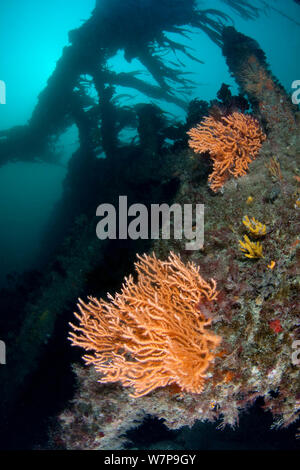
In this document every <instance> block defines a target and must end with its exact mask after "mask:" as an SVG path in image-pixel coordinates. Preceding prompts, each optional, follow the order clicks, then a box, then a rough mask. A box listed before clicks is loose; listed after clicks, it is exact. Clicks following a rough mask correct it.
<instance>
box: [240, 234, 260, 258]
mask: <svg viewBox="0 0 300 470" xmlns="http://www.w3.org/2000/svg"><path fill="white" fill-rule="evenodd" d="M244 240H245V241H244V242H242V240H239V243H240V245H241V246H240V250H241V251H242V252H243V253H244V254H245V256H246V257H247V258H263V257H264V256H263V254H262V248H263V247H262V244H261V243H259V242H252V241H251V240H250V239H249V237H247V235H244Z"/></svg>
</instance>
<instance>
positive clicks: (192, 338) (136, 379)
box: [69, 253, 221, 397]
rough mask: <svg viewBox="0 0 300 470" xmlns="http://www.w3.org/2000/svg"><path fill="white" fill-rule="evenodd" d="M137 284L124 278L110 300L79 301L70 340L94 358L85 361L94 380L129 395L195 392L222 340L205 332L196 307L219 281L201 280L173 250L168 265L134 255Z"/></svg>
mask: <svg viewBox="0 0 300 470" xmlns="http://www.w3.org/2000/svg"><path fill="white" fill-rule="evenodd" d="M138 258H139V261H138V262H137V263H135V267H136V271H137V275H138V278H137V281H136V282H135V281H134V279H133V277H132V276H129V277H128V278H125V282H124V284H123V286H122V290H121V292H120V293H117V294H116V295H115V296H114V297H113V296H111V295H109V296H108V298H109V301H105V300H102V299H100V300H97V299H95V298H93V297H89V300H90V301H89V303H88V304H85V303H84V302H83V301H82V300H79V304H78V308H79V313H75V316H76V318H77V319H78V320H79V322H80V326H75V325H73V324H71V326H72V328H73V330H74V331H73V332H71V333H70V337H69V339H70V340H71V342H72V344H73V345H76V346H81V347H83V348H85V349H86V350H89V351H93V354H91V355H86V356H84V359H85V361H86V363H87V364H93V365H94V366H95V368H96V370H97V371H98V372H99V373H100V374H101V375H100V380H99V382H102V383H105V382H116V381H120V382H121V383H122V385H123V386H125V387H133V388H134V396H135V397H139V396H142V395H145V394H147V393H149V392H151V391H152V390H154V389H156V388H157V387H163V386H166V385H169V384H177V385H178V386H179V387H180V388H181V389H182V390H184V391H187V392H190V393H200V392H201V391H202V389H203V386H204V381H205V377H206V372H207V369H208V368H209V366H210V364H211V363H212V361H213V359H214V357H215V354H214V351H215V349H216V348H217V346H218V345H219V344H220V342H221V338H220V337H219V336H217V335H216V334H214V333H213V332H212V331H210V330H209V329H207V327H208V326H209V325H210V323H211V319H208V318H207V317H205V316H204V314H202V313H201V303H204V302H205V303H207V302H210V301H212V300H214V299H215V298H216V296H217V292H216V282H215V281H214V280H213V279H211V280H210V282H206V281H205V280H204V279H203V278H202V277H201V276H200V273H199V267H197V266H196V265H195V264H194V263H191V262H189V263H187V264H186V265H185V264H184V263H183V262H182V261H181V259H180V258H179V257H178V256H176V255H175V254H174V253H171V254H170V256H169V258H168V260H167V261H161V260H158V259H157V258H156V257H155V255H154V254H153V255H152V256H147V255H144V256H138Z"/></svg>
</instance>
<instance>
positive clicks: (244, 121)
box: [188, 112, 266, 191]
mask: <svg viewBox="0 0 300 470" xmlns="http://www.w3.org/2000/svg"><path fill="white" fill-rule="evenodd" d="M188 135H189V136H190V137H191V139H190V140H189V146H190V147H191V148H192V149H193V150H194V151H195V152H196V153H204V152H209V154H210V157H211V159H212V161H213V172H212V173H211V174H210V175H209V177H208V180H209V182H210V187H211V189H212V190H213V191H217V190H218V189H220V188H221V187H222V186H223V185H224V183H225V182H226V181H227V180H228V178H229V177H230V174H232V175H233V176H234V177H235V178H237V177H239V176H242V175H245V174H246V172H247V170H248V165H249V163H250V162H251V161H252V160H254V159H255V157H256V155H257V154H258V152H259V150H260V148H261V145H262V142H263V141H264V140H265V139H266V136H265V134H264V133H263V132H262V130H261V128H260V125H259V122H258V121H257V120H256V119H255V118H253V117H252V116H249V115H246V114H243V113H237V112H235V113H232V114H231V115H229V116H223V117H222V118H221V119H220V120H216V119H214V118H213V117H211V116H210V117H206V118H204V120H203V121H202V122H201V124H198V125H197V127H194V128H192V129H190V131H189V132H188Z"/></svg>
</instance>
